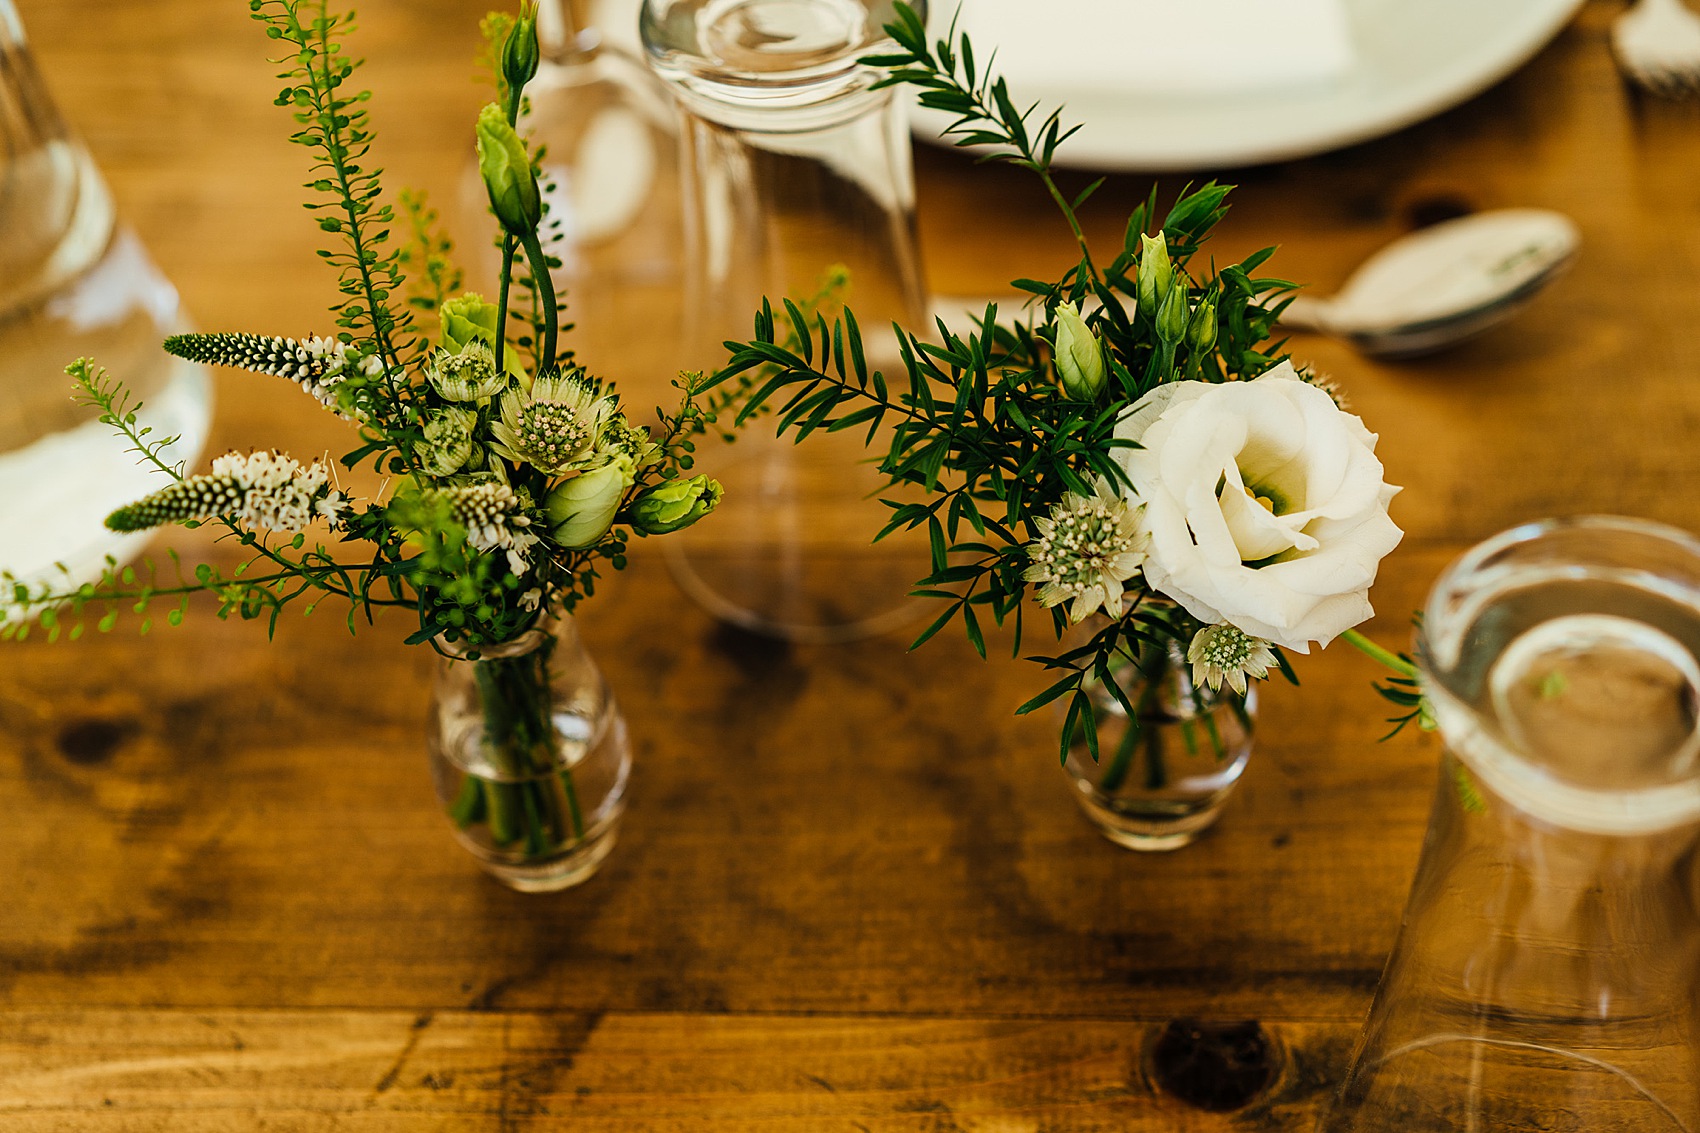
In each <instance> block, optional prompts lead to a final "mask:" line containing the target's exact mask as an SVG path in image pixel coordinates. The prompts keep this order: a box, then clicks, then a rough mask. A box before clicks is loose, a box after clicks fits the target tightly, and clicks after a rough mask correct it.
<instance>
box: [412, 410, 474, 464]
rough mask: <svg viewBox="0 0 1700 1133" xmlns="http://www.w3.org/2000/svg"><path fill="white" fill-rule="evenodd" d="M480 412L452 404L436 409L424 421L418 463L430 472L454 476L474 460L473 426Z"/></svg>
mask: <svg viewBox="0 0 1700 1133" xmlns="http://www.w3.org/2000/svg"><path fill="white" fill-rule="evenodd" d="M477 425H478V414H477V413H475V412H473V411H472V410H470V409H460V408H456V407H453V406H451V407H449V408H447V409H441V410H438V411H437V412H436V413H433V414H432V415H431V416H430V417H429V418H428V419H427V420H426V422H425V443H424V444H423V445H421V446H420V447H419V449H418V454H417V455H418V457H419V465H420V467H421V468H422V469H424V471H425V472H426V473H427V474H429V475H431V476H453V475H454V474H455V473H456V472H459V471H460V470H461V469H462V468H465V467H466V465H467V464H468V463H469V462H471V460H472V456H473V449H474V448H475V447H476V446H475V445H474V444H473V440H472V430H473V429H474V428H476V427H477Z"/></svg>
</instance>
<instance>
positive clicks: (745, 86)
mask: <svg viewBox="0 0 1700 1133" xmlns="http://www.w3.org/2000/svg"><path fill="white" fill-rule="evenodd" d="M914 6H915V7H916V8H917V9H920V10H921V11H922V14H923V15H924V13H925V5H924V4H923V3H920V2H919V0H918V2H917V3H916V4H915V5H914ZM895 15H896V11H895V7H894V4H893V2H892V0H736V2H730V3H729V2H726V0H646V3H645V5H644V9H643V18H642V23H641V31H642V35H643V40H644V46H645V49H646V50H647V52H648V56H649V62H650V65H651V67H653V68H654V70H655V71H656V73H657V74H659V75H660V76H661V77H662V78H663V79H664V80H666V82H667V84H668V86H669V87H670V88H671V90H672V92H673V94H674V96H675V97H676V99H677V100H678V103H679V106H680V108H681V110H682V111H683V115H684V124H683V128H682V140H681V153H682V155H683V156H682V158H681V162H680V164H681V168H682V170H683V172H684V190H685V196H684V201H685V209H684V216H685V233H686V245H687V257H686V265H685V269H686V296H687V306H686V322H687V334H688V337H689V341H690V343H691V347H692V349H693V351H694V360H693V361H692V362H691V365H692V366H693V367H696V368H702V369H708V370H712V369H714V368H716V367H717V366H719V365H720V364H722V363H723V362H724V360H725V358H726V350H725V347H724V343H726V342H727V341H729V340H733V341H742V340H744V339H747V338H748V337H749V334H750V327H751V324H752V322H753V316H754V314H755V312H756V311H757V310H758V308H759V307H760V304H761V302H762V299H763V298H764V297H765V298H768V299H770V300H771V301H772V303H773V306H774V309H775V310H781V308H780V303H781V300H783V299H790V300H792V301H794V302H796V303H797V304H798V305H799V307H801V308H802V309H804V310H805V311H808V312H810V313H813V314H819V315H821V316H824V317H825V318H826V319H827V321H828V322H829V323H830V322H831V321H832V319H833V318H835V317H836V316H837V315H838V314H839V312H840V311H841V309H842V308H844V307H846V306H848V307H849V308H851V309H852V310H853V311H854V312H855V315H856V319H857V322H858V324H859V325H860V327H861V328H862V331H863V341H864V347H865V355H866V357H867V361H868V366H869V368H870V369H877V370H882V371H883V372H884V373H885V374H886V375H887V376H888V379H889V380H891V381H893V382H897V381H899V378H898V377H895V376H894V375H901V374H902V373H903V365H902V362H901V358H900V353H899V348H898V342H897V337H896V335H895V334H894V333H893V332H892V330H891V327H892V324H893V323H894V322H895V323H897V324H899V325H901V326H904V327H909V328H919V327H923V326H924V325H925V320H926V310H927V304H926V299H925V295H924V292H923V288H922V276H921V265H920V256H919V254H918V252H917V250H916V243H915V218H914V204H915V187H914V168H913V163H912V159H911V154H910V140H909V134H908V130H907V127H906V125H905V121H904V106H903V103H902V101H901V100H900V98H899V97H898V96H897V95H896V94H895V93H894V92H893V91H892V90H890V89H885V90H873V89H871V88H872V86H873V84H874V83H875V81H877V79H878V78H879V73H878V72H876V71H874V70H873V69H872V68H869V67H866V66H863V65H862V64H861V62H860V59H861V58H862V57H863V56H864V55H867V54H870V53H875V52H878V51H879V50H881V49H882V47H884V46H886V45H888V44H889V40H888V39H887V38H886V36H885V32H884V30H883V28H884V25H885V24H887V23H890V22H892V21H893V19H894V18H895ZM781 317H782V318H783V315H782V316H781ZM771 421H772V418H771V417H768V418H766V419H765V420H758V421H756V422H755V423H754V424H752V426H751V427H750V428H748V429H747V430H745V432H744V434H743V436H742V438H741V439H740V440H739V442H738V443H737V444H736V445H733V446H731V447H730V448H729V449H727V450H726V451H725V453H724V454H723V455H722V454H712V455H709V456H705V458H704V460H703V462H702V467H703V469H704V470H705V471H708V472H711V473H712V474H713V475H714V476H716V477H717V478H718V479H719V480H720V481H721V483H722V484H724V485H725V488H726V496H725V500H724V501H723V502H722V504H721V505H720V507H719V508H718V509H717V510H716V512H715V522H714V523H712V524H706V523H705V524H701V525H699V526H697V527H693V528H690V529H688V530H686V531H683V532H680V533H679V534H678V535H677V536H675V537H672V538H670V539H669V540H668V548H667V549H668V554H669V562H670V564H671V565H672V567H673V569H674V574H675V576H676V577H677V578H678V579H679V581H680V583H681V585H682V586H683V588H684V589H685V591H686V592H687V593H688V594H690V596H691V597H692V598H694V599H695V600H696V601H698V602H699V603H700V604H702V605H703V606H704V607H705V608H706V609H708V610H709V611H710V612H711V613H713V614H715V615H716V616H717V617H720V618H722V619H723V620H726V621H729V622H732V623H734V624H737V625H739V626H742V627H743V628H745V629H749V630H752V631H755V632H758V633H764V634H769V635H772V636H776V637H780V638H784V639H789V640H798V641H837V640H845V639H849V638H855V637H859V636H865V635H867V634H871V633H877V632H879V631H881V630H883V629H885V628H888V627H890V626H892V625H894V624H898V623H900V622H902V621H904V620H906V619H907V618H908V617H909V616H910V615H911V613H912V612H913V609H914V607H913V605H912V603H911V600H910V599H908V598H906V595H907V594H908V593H909V591H910V590H911V589H912V587H913V585H914V582H915V580H916V579H918V578H920V577H922V576H923V575H925V574H926V573H928V558H927V549H926V540H925V539H924V538H918V537H915V533H908V532H899V533H897V534H896V535H894V536H891V537H888V538H887V539H885V540H882V541H881V542H880V543H878V544H874V543H873V537H874V535H875V533H876V532H878V531H879V530H880V529H881V528H882V527H884V526H885V524H886V522H887V520H888V519H889V518H890V516H891V511H890V509H889V508H887V507H886V506H884V505H883V504H882V503H881V502H880V499H879V498H878V497H879V496H884V497H885V498H888V499H889V498H902V497H898V496H895V495H894V494H893V493H892V492H890V491H881V490H880V488H881V485H882V483H883V480H882V478H881V477H880V476H879V475H878V473H877V472H876V471H875V469H874V467H873V465H872V463H871V459H870V458H872V457H876V456H879V455H883V453H882V452H881V447H882V442H883V441H886V440H889V433H884V432H881V433H877V434H876V435H875V437H874V438H873V440H872V442H871V444H869V445H867V446H865V445H864V433H865V430H861V429H850V430H847V431H845V432H841V433H827V432H825V431H824V430H822V431H820V432H817V433H815V434H814V435H812V436H810V437H809V438H808V440H807V441H805V442H804V443H803V444H801V445H797V444H794V443H793V441H792V438H791V437H790V436H786V437H784V438H775V437H774V435H773V432H774V430H773V427H772V425H771Z"/></svg>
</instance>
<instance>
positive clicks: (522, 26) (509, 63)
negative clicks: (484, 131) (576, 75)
mask: <svg viewBox="0 0 1700 1133" xmlns="http://www.w3.org/2000/svg"><path fill="white" fill-rule="evenodd" d="M537 62H538V49H537V16H536V14H535V13H534V12H525V13H524V14H522V15H521V16H520V18H519V19H517V20H515V21H514V26H513V30H512V31H510V32H508V42H507V43H506V44H505V45H503V47H502V78H503V79H504V80H505V81H506V82H507V84H508V89H509V90H511V91H513V92H514V95H513V97H515V98H517V97H519V94H518V92H520V91H522V90H524V89H525V84H526V83H529V82H530V81H531V80H532V79H534V78H536V77H537Z"/></svg>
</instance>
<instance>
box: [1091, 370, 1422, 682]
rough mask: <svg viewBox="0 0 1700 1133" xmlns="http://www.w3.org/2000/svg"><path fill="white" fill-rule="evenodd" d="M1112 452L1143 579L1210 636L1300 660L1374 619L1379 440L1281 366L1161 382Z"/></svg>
mask: <svg viewBox="0 0 1700 1133" xmlns="http://www.w3.org/2000/svg"><path fill="white" fill-rule="evenodd" d="M1116 436H1117V437H1118V438H1120V439H1124V440H1131V441H1137V442H1138V443H1139V444H1140V445H1141V446H1142V447H1140V448H1137V449H1117V450H1116V454H1115V459H1116V460H1117V462H1118V463H1120V464H1121V466H1122V467H1123V468H1124V469H1125V470H1126V471H1127V475H1128V479H1129V481H1130V482H1131V483H1132V485H1133V491H1134V494H1135V496H1136V497H1137V501H1138V502H1139V503H1141V504H1143V505H1144V512H1143V513H1142V518H1141V526H1142V527H1143V529H1144V531H1145V534H1146V536H1147V538H1148V540H1149V542H1148V544H1147V548H1146V560H1145V578H1146V581H1147V582H1148V583H1149V584H1150V586H1151V587H1152V589H1154V590H1156V591H1157V592H1158V593H1160V594H1163V595H1166V596H1167V597H1169V598H1172V599H1174V600H1175V601H1176V602H1178V603H1180V604H1181V605H1182V606H1184V607H1185V608H1186V610H1187V612H1188V613H1190V614H1192V615H1193V616H1194V617H1195V618H1197V619H1199V620H1200V621H1202V622H1204V623H1205V624H1207V625H1210V624H1220V623H1223V622H1226V623H1228V624H1230V625H1233V626H1235V627H1237V628H1238V629H1240V630H1243V631H1244V632H1246V633H1248V634H1250V635H1251V636H1253V637H1260V638H1263V639H1264V640H1266V641H1271V642H1274V643H1275V644H1277V645H1280V646H1282V647H1284V648H1287V649H1292V650H1294V651H1295V652H1299V653H1308V652H1310V643H1311V642H1312V641H1315V642H1318V643H1320V644H1322V645H1326V644H1328V642H1330V641H1332V640H1333V639H1334V638H1335V637H1337V636H1338V635H1339V634H1341V633H1343V632H1345V631H1346V630H1348V629H1351V628H1352V627H1353V626H1355V625H1357V624H1358V623H1359V622H1361V621H1363V620H1364V619H1366V618H1368V617H1369V616H1370V614H1371V612H1372V611H1371V609H1370V604H1369V593H1368V592H1369V588H1370V585H1371V584H1372V583H1373V582H1374V581H1375V573H1376V568H1377V567H1378V566H1380V564H1381V560H1382V558H1383V557H1385V556H1386V555H1387V553H1388V552H1389V551H1391V550H1393V548H1394V547H1396V546H1398V544H1399V540H1400V538H1401V537H1402V536H1403V534H1404V532H1402V531H1400V530H1399V528H1398V527H1397V526H1396V525H1395V524H1394V523H1393V520H1392V519H1390V518H1389V517H1388V514H1387V505H1388V503H1389V501H1391V500H1392V499H1393V497H1394V495H1395V494H1396V493H1397V492H1398V491H1399V489H1398V488H1395V487H1392V486H1391V485H1389V484H1387V483H1385V482H1384V481H1383V480H1382V474H1383V472H1382V467H1381V461H1379V460H1377V459H1376V456H1375V441H1376V437H1375V434H1374V433H1371V432H1370V431H1369V430H1368V429H1366V428H1364V424H1363V422H1362V421H1361V420H1359V419H1358V418H1357V417H1355V416H1353V415H1352V414H1350V413H1346V412H1343V411H1342V410H1341V409H1340V408H1339V407H1337V406H1336V405H1335V404H1334V401H1333V399H1331V398H1330V397H1329V396H1328V394H1327V393H1325V392H1323V391H1322V390H1320V389H1318V388H1316V387H1315V386H1313V385H1310V384H1308V383H1306V382H1305V381H1303V380H1301V379H1300V378H1299V376H1298V375H1297V374H1296V373H1294V372H1293V367H1292V366H1291V364H1289V363H1285V362H1283V363H1282V364H1281V365H1279V366H1276V367H1275V368H1274V369H1272V370H1270V371H1269V372H1267V373H1265V374H1263V375H1261V376H1259V377H1257V378H1255V379H1254V380H1252V381H1244V382H1224V383H1221V384H1213V383H1210V382H1170V383H1167V384H1165V385H1161V386H1158V387H1157V388H1156V389H1154V390H1152V391H1151V392H1150V393H1148V394H1146V395H1145V396H1144V397H1142V398H1140V399H1139V401H1138V402H1136V403H1135V404H1133V405H1132V406H1130V407H1129V408H1128V410H1127V412H1125V413H1124V414H1123V415H1122V418H1121V420H1120V421H1119V422H1118V423H1117V425H1116Z"/></svg>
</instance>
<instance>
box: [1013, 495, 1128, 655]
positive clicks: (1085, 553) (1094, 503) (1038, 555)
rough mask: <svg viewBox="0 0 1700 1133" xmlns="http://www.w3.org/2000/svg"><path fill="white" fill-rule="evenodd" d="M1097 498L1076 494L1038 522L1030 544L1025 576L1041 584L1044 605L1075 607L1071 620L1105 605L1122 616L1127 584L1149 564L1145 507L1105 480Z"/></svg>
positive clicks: (1076, 619) (1071, 610) (1106, 610)
mask: <svg viewBox="0 0 1700 1133" xmlns="http://www.w3.org/2000/svg"><path fill="white" fill-rule="evenodd" d="M1096 487H1097V491H1096V493H1095V494H1094V495H1090V496H1080V495H1075V494H1073V493H1070V494H1069V495H1068V497H1067V498H1066V499H1064V500H1063V502H1062V503H1060V504H1057V505H1056V506H1055V507H1053V508H1052V509H1051V514H1050V515H1049V516H1046V517H1043V518H1040V519H1037V520H1035V521H1034V526H1035V527H1037V528H1038V529H1039V537H1038V538H1036V539H1034V540H1033V541H1032V542H1030V543H1028V544H1027V558H1028V560H1029V561H1030V562H1031V563H1032V565H1031V566H1029V567H1028V568H1027V570H1026V572H1025V573H1023V575H1022V577H1023V578H1025V579H1026V580H1027V581H1028V582H1037V583H1039V584H1040V587H1039V603H1040V604H1041V605H1043V606H1047V607H1049V606H1060V605H1062V604H1063V603H1065V602H1072V603H1073V607H1072V608H1071V609H1070V610H1069V620H1070V621H1073V622H1081V621H1084V620H1085V619H1086V617H1087V615H1089V614H1091V613H1092V612H1093V611H1095V610H1097V609H1098V608H1099V607H1100V606H1101V607H1103V609H1104V611H1105V612H1106V613H1108V614H1109V615H1110V616H1111V617H1113V618H1114V617H1120V616H1121V612H1122V583H1124V582H1126V581H1127V580H1128V579H1130V578H1132V577H1133V576H1134V575H1136V574H1138V573H1139V569H1140V565H1141V564H1142V563H1143V562H1144V561H1145V552H1144V543H1145V537H1144V535H1142V534H1141V533H1140V530H1139V508H1137V507H1135V506H1133V505H1131V504H1129V503H1128V501H1126V500H1124V499H1122V498H1121V497H1119V496H1117V495H1116V493H1115V492H1114V491H1113V490H1112V489H1111V488H1110V486H1109V484H1108V483H1107V482H1105V481H1103V480H1100V481H1099V482H1098V484H1097V486H1096Z"/></svg>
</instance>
